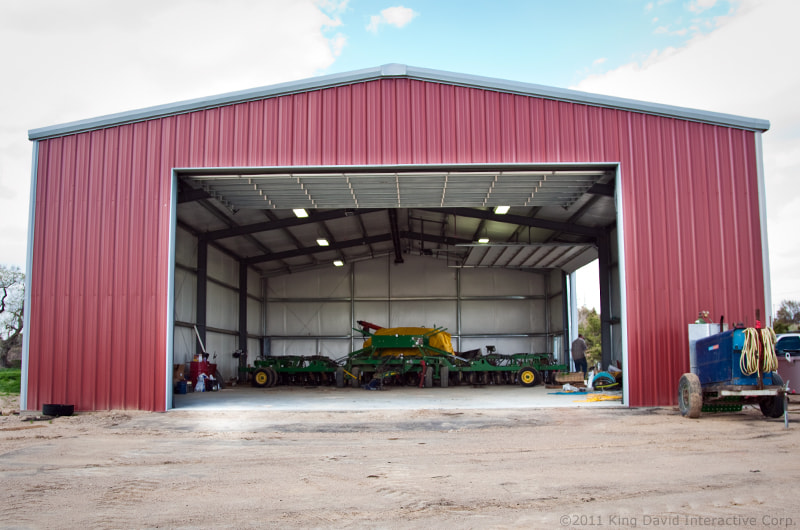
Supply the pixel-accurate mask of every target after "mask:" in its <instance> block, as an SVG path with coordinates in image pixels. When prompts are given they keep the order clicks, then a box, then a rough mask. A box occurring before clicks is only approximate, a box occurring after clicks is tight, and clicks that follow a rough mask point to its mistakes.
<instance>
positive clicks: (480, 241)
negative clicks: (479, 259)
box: [478, 237, 489, 245]
mask: <svg viewBox="0 0 800 530" xmlns="http://www.w3.org/2000/svg"><path fill="white" fill-rule="evenodd" d="M488 242H489V238H488V237H482V238H480V239H478V243H481V244H483V245H485V244H486V243H488Z"/></svg>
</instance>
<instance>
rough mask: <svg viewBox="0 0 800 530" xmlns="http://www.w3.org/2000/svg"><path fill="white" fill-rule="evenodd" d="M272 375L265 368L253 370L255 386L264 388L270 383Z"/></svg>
mask: <svg viewBox="0 0 800 530" xmlns="http://www.w3.org/2000/svg"><path fill="white" fill-rule="evenodd" d="M269 380H270V375H269V371H267V370H266V369H265V368H259V369H258V370H256V371H255V372H253V386H254V387H257V388H264V387H265V386H267V385H268V384H269Z"/></svg>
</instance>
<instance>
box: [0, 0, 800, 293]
mask: <svg viewBox="0 0 800 530" xmlns="http://www.w3.org/2000/svg"><path fill="white" fill-rule="evenodd" d="M799 18H800V2H798V1H797V0H549V1H539V0H529V1H521V0H519V1H514V0H506V1H503V0H494V1H463V0H462V1H448V0H440V1H432V0H413V1H412V0H408V1H406V0H403V1H402V2H399V1H393V0H387V1H378V0H364V1H361V0H226V1H224V2H223V1H221V0H137V1H135V2H134V1H131V0H115V1H113V2H109V1H107V0H36V1H32V0H3V1H2V2H0V64H2V65H3V75H4V79H5V80H6V82H4V83H2V84H0V116H2V119H0V211H2V212H3V213H4V215H3V216H2V217H0V263H3V264H7V265H17V266H20V267H22V268H24V266H25V259H26V245H27V230H28V196H29V192H30V167H31V144H30V142H29V141H28V140H27V131H28V130H29V129H33V128H38V127H44V126H48V125H55V124H59V123H64V122H69V121H74V120H79V119H85V118H92V117H97V116H102V115H105V114H111V113H116V112H123V111H127V110H131V109H137V108H143V107H148V106H153V105H160V104H166V103H172V102H176V101H181V100H186V99H192V98H198V97H204V96H210V95H215V94H221V93H225V92H231V91H237V90H244V89H248V88H254V87H260V86H266V85H271V84H275V83H280V82H286V81H294V80H298V79H304V78H308V77H312V76H315V75H321V74H332V73H339V72H345V71H349V70H356V69H360V68H367V67H375V66H379V65H382V64H387V63H403V64H408V65H412V66H417V67H423V68H432V69H437V70H446V71H453V72H459V73H464V74H470V75H476V76H485V77H496V78H502V79H510V80H514V81H522V82H529V83H537V84H542V85H550V86H555V87H561V88H574V89H578V90H583V91H586V92H594V93H600V94H608V95H613V96H619V97H626V98H632V99H639V100H643V101H652V102H658V103H666V104H670V105H677V106H684V107H691V108H698V109H703V110H710V111H718V112H727V113H730V114H736V115H741V116H747V117H752V118H761V119H767V120H770V122H771V124H772V127H771V130H770V131H768V132H767V133H766V134H764V137H763V145H764V169H765V175H766V192H767V217H768V226H769V246H770V262H771V271H772V294H773V309H774V307H775V306H777V304H778V303H779V302H780V301H781V300H783V299H793V300H800V275H798V274H797V270H800V252H798V251H797V250H796V244H795V243H794V241H795V240H796V233H795V232H796V226H797V220H796V218H797V212H798V211H800V178H798V175H800V106H798V105H797V104H796V97H797V96H796V95H797V94H798V93H800V73H798V69H797V68H796V65H797V64H800V45H799V44H798V40H797V38H796V33H797V30H796V27H795V26H796V20H798V19H799ZM583 301H584V300H581V299H579V302H583ZM585 301H586V303H587V304H588V305H597V304H596V302H595V301H593V300H592V299H591V298H590V297H585Z"/></svg>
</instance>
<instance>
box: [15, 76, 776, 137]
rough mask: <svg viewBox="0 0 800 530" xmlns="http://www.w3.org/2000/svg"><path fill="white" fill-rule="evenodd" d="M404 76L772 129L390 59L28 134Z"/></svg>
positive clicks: (739, 118)
mask: <svg viewBox="0 0 800 530" xmlns="http://www.w3.org/2000/svg"><path fill="white" fill-rule="evenodd" d="M391 77H402V78H408V79H415V80H420V81H430V82H435V83H447V84H453V85H459V86H465V87H470V88H479V89H484V90H493V91H498V92H509V93H514V94H519V95H524V96H534V97H542V98H546V99H554V100H558V101H565V102H570V103H578V104H583V105H593V106H599V107H607V108H613V109H619V110H627V111H633V112H643V113H647V114H654V115H658V116H665V117H670V118H679V119H686V120H691V121H700V122H704V123H710V124H714V125H723V126H727V127H736V128H741V129H748V130H753V131H760V132H764V131H767V130H768V129H769V126H770V124H769V121H766V120H759V119H755V118H746V117H742V116H735V115H731V114H722V113H717V112H708V111H702V110H696V109H689V108H684V107H675V106H671V105H662V104H658V103H648V102H645V101H637V100H632V99H624V98H617V97H613V96H603V95H599V94H591V93H588V92H580V91H577V90H570V89H564V88H556V87H549V86H544V85H536V84H530V83H521V82H516V81H508V80H504V79H495V78H489V77H480V76H473V75H467V74H459V73H454V72H445V71H441V70H431V69H427V68H417V67H413V66H406V65H403V64H385V65H383V66H379V67H375V68H366V69H363V70H354V71H351V72H345V73H340V74H331V75H325V76H318V77H310V78H307V79H302V80H299V81H290V82H286V83H279V84H276V85H270V86H266V87H260V88H253V89H248V90H241V91H237V92H229V93H226V94H220V95H216V96H209V97H203V98H197V99H191V100H186V101H181V102H177V103H169V104H166V105H157V106H154V107H147V108H144V109H138V110H132V111H127V112H120V113H116V114H108V115H106V116H100V117H97V118H89V119H85V120H79V121H73V122H69V123H64V124H60V125H52V126H49V127H42V128H38V129H31V130H30V131H28V139H30V140H43V139H47V138H54V137H58V136H65V135H69V134H76V133H80V132H86V131H91V130H97V129H103V128H107V127H113V126H118V125H124V124H129V123H135V122H140V121H145V120H151V119H157V118H163V117H165V116H174V115H177V114H186V113H189V112H196V111H200V110H205V109H210V108H215V107H222V106H226V105H233V104H236V103H246V102H248V101H255V100H259V99H266V98H270V97H276V96H282V95H287V94H293V93H298V92H307V91H311V90H321V89H324V88H331V87H335V86H341V85H347V84H353V83H363V82H367V81H372V80H376V79H381V78H391Z"/></svg>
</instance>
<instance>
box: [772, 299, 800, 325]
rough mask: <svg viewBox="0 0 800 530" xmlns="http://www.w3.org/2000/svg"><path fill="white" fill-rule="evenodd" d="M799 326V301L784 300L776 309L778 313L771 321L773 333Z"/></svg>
mask: <svg viewBox="0 0 800 530" xmlns="http://www.w3.org/2000/svg"><path fill="white" fill-rule="evenodd" d="M798 326H800V302H797V301H795V300H784V301H783V302H781V307H780V308H779V309H778V315H777V318H776V319H775V321H774V322H773V323H772V327H773V329H774V330H775V333H786V332H787V331H792V330H796V329H797V328H798Z"/></svg>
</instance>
